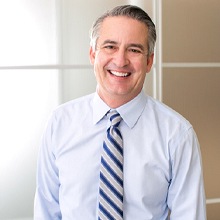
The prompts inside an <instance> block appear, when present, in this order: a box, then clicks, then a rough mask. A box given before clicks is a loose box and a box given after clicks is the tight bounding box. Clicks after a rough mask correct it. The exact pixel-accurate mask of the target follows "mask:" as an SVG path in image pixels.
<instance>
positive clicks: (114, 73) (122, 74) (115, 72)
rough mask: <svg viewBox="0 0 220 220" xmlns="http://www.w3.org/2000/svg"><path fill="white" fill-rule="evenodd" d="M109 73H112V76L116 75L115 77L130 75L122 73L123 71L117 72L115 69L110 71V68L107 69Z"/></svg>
mask: <svg viewBox="0 0 220 220" xmlns="http://www.w3.org/2000/svg"><path fill="white" fill-rule="evenodd" d="M108 72H109V73H111V74H112V75H114V76H117V77H128V76H130V75H131V73H129V72H128V73H123V72H117V71H111V70H108Z"/></svg>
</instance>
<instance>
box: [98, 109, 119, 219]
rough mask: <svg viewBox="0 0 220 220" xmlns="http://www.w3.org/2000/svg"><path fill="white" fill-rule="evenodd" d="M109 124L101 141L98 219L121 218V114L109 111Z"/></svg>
mask: <svg viewBox="0 0 220 220" xmlns="http://www.w3.org/2000/svg"><path fill="white" fill-rule="evenodd" d="M107 116H108V117H109V119H110V122H111V126H110V127H109V128H108V129H107V135H106V137H105V140H104V143H103V151H102V157H101V168H100V187H99V218H98V219H99V220H123V147H122V136H121V132H120V131H119V129H118V126H119V124H120V121H121V116H120V114H119V113H117V111H115V110H114V111H110V112H109V113H108V114H107Z"/></svg>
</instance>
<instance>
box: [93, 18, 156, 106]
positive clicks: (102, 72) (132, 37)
mask: <svg viewBox="0 0 220 220" xmlns="http://www.w3.org/2000/svg"><path fill="white" fill-rule="evenodd" d="M147 33H148V29H147V27H146V26H145V24H144V23H141V22H139V21H137V20H134V19H131V18H127V17H124V16H119V17H108V18H106V19H105V20H104V21H103V23H102V26H101V28H100V31H99V38H98V40H97V45H96V49H95V50H93V49H92V48H90V61H91V63H92V64H93V65H94V72H95V76H96V80H97V84H98V86H97V92H98V94H99V96H100V97H101V98H102V99H103V100H104V101H105V102H106V103H107V104H109V103H111V102H112V100H115V101H116V100H118V103H119V105H121V104H124V103H126V102H128V101H130V100H132V99H133V98H134V97H135V96H137V95H138V94H139V92H140V91H141V89H142V87H143V83H144V80H145V76H146V73H148V72H149V71H150V69H151V66H152V63H153V55H151V56H150V57H148V56H147V53H148V50H147V40H148V39H147ZM114 107H118V106H117V104H116V106H114Z"/></svg>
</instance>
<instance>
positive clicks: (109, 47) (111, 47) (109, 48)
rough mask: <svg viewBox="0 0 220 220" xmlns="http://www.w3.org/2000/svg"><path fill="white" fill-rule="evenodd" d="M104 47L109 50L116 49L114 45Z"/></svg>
mask: <svg viewBox="0 0 220 220" xmlns="http://www.w3.org/2000/svg"><path fill="white" fill-rule="evenodd" d="M103 48H104V49H107V50H114V49H116V47H115V46H113V45H105V46H104V47H103Z"/></svg>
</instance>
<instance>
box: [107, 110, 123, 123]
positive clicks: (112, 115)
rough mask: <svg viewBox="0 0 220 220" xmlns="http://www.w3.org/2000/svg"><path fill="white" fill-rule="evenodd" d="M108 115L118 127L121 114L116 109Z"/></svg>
mask: <svg viewBox="0 0 220 220" xmlns="http://www.w3.org/2000/svg"><path fill="white" fill-rule="evenodd" d="M107 116H108V117H109V119H110V121H111V126H115V127H118V125H119V124H120V122H121V119H122V117H121V116H120V114H119V113H118V112H117V111H116V110H113V111H110V112H109V113H108V114H107Z"/></svg>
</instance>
